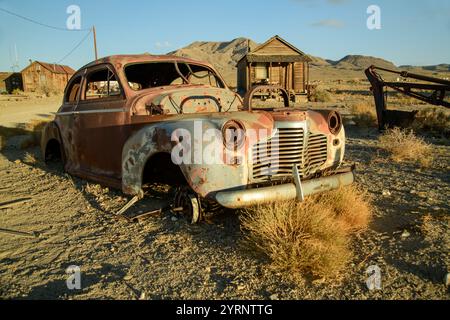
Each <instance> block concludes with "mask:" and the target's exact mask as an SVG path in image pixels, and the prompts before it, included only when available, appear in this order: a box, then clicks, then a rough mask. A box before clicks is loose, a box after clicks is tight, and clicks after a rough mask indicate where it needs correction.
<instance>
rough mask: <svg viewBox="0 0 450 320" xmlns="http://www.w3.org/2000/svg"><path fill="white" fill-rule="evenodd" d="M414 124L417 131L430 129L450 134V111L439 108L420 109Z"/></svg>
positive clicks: (434, 131)
mask: <svg viewBox="0 0 450 320" xmlns="http://www.w3.org/2000/svg"><path fill="white" fill-rule="evenodd" d="M412 126H413V128H414V130H416V131H417V130H421V131H430V132H433V133H442V134H445V135H448V134H450V112H449V111H447V110H443V109H438V108H426V109H422V110H419V112H417V114H416V116H415V119H414V122H413V125H412Z"/></svg>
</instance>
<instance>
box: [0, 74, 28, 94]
mask: <svg viewBox="0 0 450 320" xmlns="http://www.w3.org/2000/svg"><path fill="white" fill-rule="evenodd" d="M2 73H5V74H6V77H4V78H3V77H2V76H1V75H0V77H2V78H3V79H2V80H3V81H1V82H2V83H3V87H0V91H6V92H8V93H13V92H14V90H20V91H23V83H22V74H21V73H20V72H2ZM3 89H4V90H3Z"/></svg>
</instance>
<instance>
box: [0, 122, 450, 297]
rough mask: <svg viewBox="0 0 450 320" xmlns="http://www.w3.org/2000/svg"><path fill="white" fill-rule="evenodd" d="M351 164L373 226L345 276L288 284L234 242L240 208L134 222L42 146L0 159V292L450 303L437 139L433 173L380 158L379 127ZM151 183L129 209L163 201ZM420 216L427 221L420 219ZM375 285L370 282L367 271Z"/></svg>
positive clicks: (449, 178)
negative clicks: (75, 282) (370, 206)
mask: <svg viewBox="0 0 450 320" xmlns="http://www.w3.org/2000/svg"><path fill="white" fill-rule="evenodd" d="M348 135H349V139H348V147H347V159H348V160H349V161H352V162H356V164H357V168H358V170H357V180H358V182H359V183H361V184H362V185H363V186H364V187H366V188H368V189H369V190H370V193H371V194H372V195H373V196H374V199H375V206H376V212H375V218H374V221H373V223H372V224H371V226H370V229H369V230H368V231H367V232H365V233H363V234H361V235H359V236H358V237H356V238H355V239H354V240H353V245H352V247H353V248H354V250H355V254H354V257H353V259H352V261H351V264H350V265H349V267H348V269H347V272H346V273H345V274H343V279H342V281H341V282H338V281H336V282H332V283H329V282H320V281H315V282H311V281H309V280H307V279H305V280H303V281H302V282H301V283H293V282H291V281H290V280H289V278H288V276H287V275H286V274H282V273H277V272H275V271H273V270H272V269H271V268H270V266H269V263H268V261H267V260H266V259H265V258H264V257H262V256H259V255H255V254H254V253H252V252H249V251H248V250H246V249H245V248H243V247H242V245H241V239H242V234H241V230H240V225H239V219H238V213H237V212H222V213H216V214H215V215H213V216H212V217H211V218H210V219H209V220H208V221H207V222H203V223H201V224H199V225H194V226H193V225H190V224H188V223H187V222H186V221H185V220H184V219H182V218H181V217H179V216H176V215H175V214H172V213H163V214H161V215H154V216H151V217H149V218H148V219H146V220H143V221H141V222H137V223H130V222H126V221H123V220H116V219H114V217H113V215H112V212H114V211H115V210H118V209H119V208H120V207H121V206H122V205H123V204H124V203H125V201H126V199H125V198H123V197H122V195H121V194H120V192H118V191H114V190H108V189H105V188H102V187H100V186H98V185H95V184H90V183H88V182H86V181H84V180H81V179H78V178H72V177H70V176H68V175H66V174H64V173H63V171H62V170H61V168H60V167H59V166H57V165H53V166H51V167H46V166H44V165H43V163H42V162H41V161H40V160H39V151H38V149H36V148H35V149H28V150H14V149H6V150H3V151H2V154H0V181H1V184H0V203H4V202H7V201H10V200H14V199H23V198H28V197H31V200H29V201H27V202H24V203H21V204H17V205H12V206H11V207H10V208H6V209H4V208H3V209H0V215H1V220H0V228H3V229H10V230H20V231H24V232H29V233H32V232H38V233H39V236H38V237H36V238H34V237H23V236H18V235H11V234H5V233H0V298H2V299H5V298H27V299H37V298H52V299H53V298H55V299H86V298H106V299H178V298H179V299H188V298H189V299H218V298H220V299H234V298H235V299H243V298H247V299H337V298H343V299H379V298H385V299H400V298H403V299H449V292H448V288H447V287H446V285H445V284H444V282H443V279H444V276H445V275H446V273H447V272H449V251H448V250H449V247H450V246H449V237H450V232H449V216H448V213H449V209H450V208H449V204H448V195H449V194H450V175H449V165H450V146H448V145H438V142H437V141H431V142H434V143H435V145H434V147H435V150H436V151H435V152H436V157H437V161H436V163H435V165H434V166H433V167H432V168H431V169H426V170H425V169H424V170H422V169H420V168H419V167H417V166H416V165H410V164H395V163H392V162H390V161H386V160H384V159H385V157H384V156H383V154H382V153H380V152H381V151H380V150H379V149H378V148H377V143H376V137H377V134H376V133H374V132H367V130H365V131H356V130H349V133H348ZM162 191H163V190H154V192H153V193H152V195H150V196H149V197H147V199H146V200H145V202H143V203H141V204H140V205H139V206H137V207H135V208H134V209H133V211H132V212H131V214H132V213H136V212H138V211H141V212H143V211H148V210H151V209H152V208H157V207H159V206H160V205H161V204H162V203H164V202H167V201H168V199H167V196H166V195H165V193H164V192H162ZM425 217H427V218H425ZM71 265H76V266H79V267H80V268H81V289H80V290H69V289H68V288H67V286H66V279H67V278H68V275H67V274H66V268H67V267H69V266H71ZM372 265H377V266H379V268H380V271H381V285H382V288H381V290H374V291H370V290H368V288H367V287H366V280H367V277H368V275H367V274H366V270H367V268H369V267H370V266H372Z"/></svg>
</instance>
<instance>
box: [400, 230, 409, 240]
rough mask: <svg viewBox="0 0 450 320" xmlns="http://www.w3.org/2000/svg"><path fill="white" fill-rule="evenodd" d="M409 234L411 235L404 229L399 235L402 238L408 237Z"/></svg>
mask: <svg viewBox="0 0 450 320" xmlns="http://www.w3.org/2000/svg"><path fill="white" fill-rule="evenodd" d="M410 235H411V234H410V233H409V232H408V230H404V231H403V233H402V235H401V237H402V238H403V239H406V238H408V237H409V236H410Z"/></svg>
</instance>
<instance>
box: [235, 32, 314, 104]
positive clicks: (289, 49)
mask: <svg viewBox="0 0 450 320" xmlns="http://www.w3.org/2000/svg"><path fill="white" fill-rule="evenodd" d="M310 61H311V58H309V57H308V55H306V54H305V53H303V52H302V51H300V50H299V49H297V48H296V47H294V46H293V45H291V44H290V43H289V42H287V41H286V40H284V39H282V38H281V37H279V36H274V37H272V38H270V39H269V40H267V41H266V42H265V43H263V44H262V45H260V46H258V47H256V48H254V49H252V50H249V52H248V53H247V54H246V55H245V56H243V57H242V58H241V59H240V60H239V61H238V63H237V90H238V92H239V93H240V94H242V95H243V94H245V93H246V92H247V91H248V90H250V88H251V87H253V86H255V85H261V84H271V85H279V86H281V87H283V88H284V89H286V90H287V91H288V92H289V93H290V95H291V97H292V98H293V99H295V101H301V100H306V99H307V96H308V80H309V62H310Z"/></svg>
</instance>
